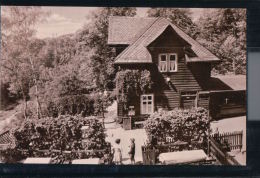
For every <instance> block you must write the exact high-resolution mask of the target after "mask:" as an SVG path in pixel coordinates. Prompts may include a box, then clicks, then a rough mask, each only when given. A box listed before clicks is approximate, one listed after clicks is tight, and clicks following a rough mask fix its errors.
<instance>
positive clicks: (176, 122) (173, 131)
mask: <svg viewBox="0 0 260 178" xmlns="http://www.w3.org/2000/svg"><path fill="white" fill-rule="evenodd" d="M144 127H145V130H146V132H147V134H148V136H149V137H150V138H156V139H157V140H163V139H165V137H172V138H173V139H174V141H178V140H180V141H185V142H188V143H191V142H192V141H204V142H205V141H206V140H207V135H208V132H207V129H208V128H209V119H208V113H207V110H206V109H204V108H192V109H174V110H172V111H159V112H155V113H154V114H152V115H151V116H150V117H149V118H148V120H147V121H146V122H145V124H144Z"/></svg>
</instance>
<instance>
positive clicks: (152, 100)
mask: <svg viewBox="0 0 260 178" xmlns="http://www.w3.org/2000/svg"><path fill="white" fill-rule="evenodd" d="M143 96H146V97H147V98H148V96H151V97H152V99H151V100H148V99H146V100H145V101H146V102H149V101H151V102H152V108H151V112H150V113H148V112H147V111H148V104H147V108H146V113H143V111H144V109H143V108H144V106H143V101H144V100H143ZM140 97H141V98H140V105H141V106H140V113H141V114H142V115H145V114H152V113H154V94H143V95H141V96H140Z"/></svg>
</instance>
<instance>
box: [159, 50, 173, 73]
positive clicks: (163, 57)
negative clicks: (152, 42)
mask: <svg viewBox="0 0 260 178" xmlns="http://www.w3.org/2000/svg"><path fill="white" fill-rule="evenodd" d="M158 67H159V71H160V72H176V71H177V54H176V53H167V54H159V64H158Z"/></svg>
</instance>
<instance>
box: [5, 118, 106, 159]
mask: <svg viewBox="0 0 260 178" xmlns="http://www.w3.org/2000/svg"><path fill="white" fill-rule="evenodd" d="M84 125H88V127H89V128H88V129H87V132H86V133H85V136H84V143H83V138H82V130H81V128H82V126H84ZM14 136H15V138H16V146H15V148H13V149H8V150H6V151H5V152H2V156H3V157H4V162H17V161H20V160H21V159H24V158H26V157H39V156H41V157H42V156H43V157H57V158H58V159H59V160H58V162H64V161H67V162H70V161H71V160H72V159H79V158H90V157H99V158H102V157H104V156H105V155H104V154H103V153H100V152H95V151H93V152H92V153H88V154H71V155H70V156H69V157H67V156H66V155H65V154H62V152H63V151H75V150H108V152H109V150H110V144H109V143H108V142H106V141H105V132H104V128H103V126H102V123H100V122H99V121H98V120H97V119H96V118H95V117H88V118H84V117H82V116H79V115H76V116H70V115H61V116H60V117H58V118H51V117H48V118H43V119H31V120H27V121H25V122H24V123H23V124H22V126H21V127H20V128H19V129H18V130H16V131H15V132H14ZM21 150H25V152H24V151H21ZM37 150H47V151H46V152H44V153H40V152H37ZM48 150H49V151H48ZM52 150H60V152H58V153H53V151H52Z"/></svg>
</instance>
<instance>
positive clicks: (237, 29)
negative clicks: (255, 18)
mask: <svg viewBox="0 0 260 178" xmlns="http://www.w3.org/2000/svg"><path fill="white" fill-rule="evenodd" d="M204 14H205V15H203V16H202V17H201V18H200V19H199V21H198V22H199V24H200V31H201V34H200V36H199V38H198V40H199V42H200V43H202V44H203V45H204V46H206V47H207V48H208V49H209V50H210V51H212V52H213V53H214V54H215V55H216V56H218V57H219V58H220V59H221V60H222V61H221V63H220V64H219V65H217V66H215V72H216V73H220V74H226V73H233V74H246V10H245V9H223V8H222V9H213V10H212V9H211V10H209V11H207V12H204Z"/></svg>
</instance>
